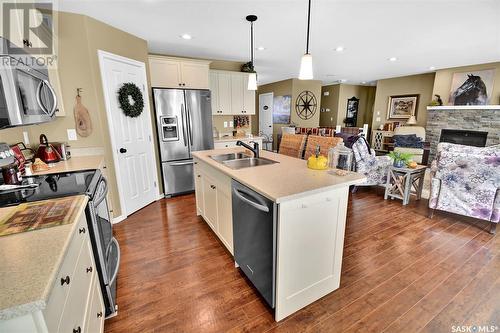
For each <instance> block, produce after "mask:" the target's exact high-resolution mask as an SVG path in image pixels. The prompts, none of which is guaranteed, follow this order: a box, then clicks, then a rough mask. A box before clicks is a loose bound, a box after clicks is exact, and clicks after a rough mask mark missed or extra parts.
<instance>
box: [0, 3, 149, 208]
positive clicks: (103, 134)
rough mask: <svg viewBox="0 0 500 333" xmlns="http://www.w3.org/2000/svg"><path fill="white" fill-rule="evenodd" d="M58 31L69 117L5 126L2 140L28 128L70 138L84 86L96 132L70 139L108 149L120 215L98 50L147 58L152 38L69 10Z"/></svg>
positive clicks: (78, 145) (64, 99) (13, 139)
mask: <svg viewBox="0 0 500 333" xmlns="http://www.w3.org/2000/svg"><path fill="white" fill-rule="evenodd" d="M57 36H58V38H59V42H58V45H59V54H58V73H59V79H60V82H61V93H62V98H61V99H62V100H61V101H59V103H62V104H63V106H64V109H65V112H66V116H64V117H58V118H56V119H55V120H54V121H52V122H50V123H46V124H40V125H32V126H25V127H19V128H13V129H7V130H2V131H0V141H6V142H8V143H15V142H18V141H21V140H22V131H27V132H28V133H29V136H30V141H31V143H32V144H34V143H37V142H38V137H39V135H40V134H41V133H45V134H46V135H47V137H48V139H49V140H50V141H67V132H66V130H67V129H69V128H75V119H74V115H73V107H74V103H75V96H76V89H77V88H82V89H83V92H82V94H81V95H82V102H83V104H84V105H85V106H86V107H87V109H88V110H89V113H90V117H91V119H92V126H93V132H92V134H91V135H90V136H88V137H85V138H84V137H80V136H78V140H77V141H70V144H71V146H72V147H74V148H83V147H85V148H87V147H103V148H104V151H105V162H106V165H107V166H108V168H107V170H108V177H109V185H110V194H111V201H112V206H113V215H114V216H115V217H116V216H119V215H121V207H120V203H119V199H118V196H117V191H118V190H117V184H116V175H115V172H114V170H115V168H114V163H113V157H112V153H111V143H110V137H109V132H108V124H107V118H106V109H105V104H104V96H103V89H102V83H101V75H100V70H99V60H98V57H97V50H104V51H108V52H111V53H114V54H118V55H121V56H124V57H127V58H132V59H135V60H138V61H141V62H144V63H147V54H148V49H147V42H146V41H145V40H143V39H141V38H138V37H135V36H133V35H131V34H128V33H126V32H124V31H121V30H118V29H116V28H114V27H112V26H109V25H107V24H104V23H102V22H100V21H97V20H95V19H93V18H90V17H87V16H84V15H78V14H71V13H64V12H61V13H59V31H58V32H57ZM149 86H150V84H149V79H148V87H149ZM148 89H149V88H148Z"/></svg>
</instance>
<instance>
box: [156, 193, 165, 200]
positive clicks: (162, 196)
mask: <svg viewBox="0 0 500 333" xmlns="http://www.w3.org/2000/svg"><path fill="white" fill-rule="evenodd" d="M164 198H165V194H164V193H159V194H158V196H157V197H156V201H158V200H160V199H164Z"/></svg>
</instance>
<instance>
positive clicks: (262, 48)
mask: <svg viewBox="0 0 500 333" xmlns="http://www.w3.org/2000/svg"><path fill="white" fill-rule="evenodd" d="M265 49H266V48H265V47H264V46H259V47H257V50H259V51H264V50H265Z"/></svg>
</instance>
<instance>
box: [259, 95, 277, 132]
mask: <svg viewBox="0 0 500 333" xmlns="http://www.w3.org/2000/svg"><path fill="white" fill-rule="evenodd" d="M273 98H274V94H273V93H267V94H260V95H259V133H262V134H264V135H268V136H269V137H272V136H273Z"/></svg>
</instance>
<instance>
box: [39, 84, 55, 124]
mask: <svg viewBox="0 0 500 333" xmlns="http://www.w3.org/2000/svg"><path fill="white" fill-rule="evenodd" d="M43 86H46V87H47V88H48V89H49V91H50V93H51V94H52V98H53V99H54V105H52V108H51V109H50V110H48V109H47V108H46V107H45V105H43V101H42V97H41V94H42V88H43ZM36 100H37V102H38V105H39V106H40V108H41V109H42V111H43V112H44V113H45V114H47V115H48V116H49V117H52V116H54V113H56V110H57V96H56V93H55V91H54V89H52V87H51V86H50V83H49V81H47V80H40V83H39V84H38V87H37V89H36Z"/></svg>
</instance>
